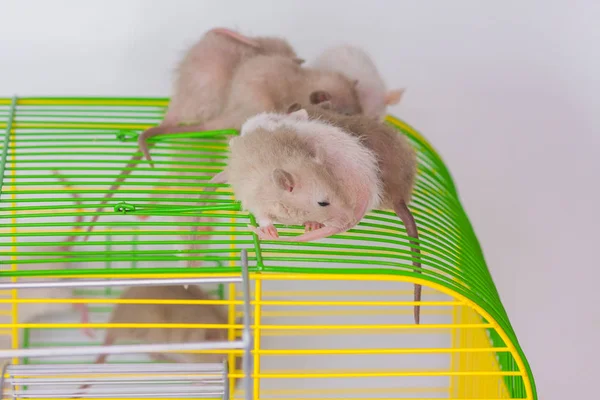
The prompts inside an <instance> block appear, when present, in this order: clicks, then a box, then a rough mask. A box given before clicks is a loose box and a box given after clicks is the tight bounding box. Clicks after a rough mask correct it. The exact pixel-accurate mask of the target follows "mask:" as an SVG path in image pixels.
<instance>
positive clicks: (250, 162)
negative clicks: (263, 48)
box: [211, 101, 422, 324]
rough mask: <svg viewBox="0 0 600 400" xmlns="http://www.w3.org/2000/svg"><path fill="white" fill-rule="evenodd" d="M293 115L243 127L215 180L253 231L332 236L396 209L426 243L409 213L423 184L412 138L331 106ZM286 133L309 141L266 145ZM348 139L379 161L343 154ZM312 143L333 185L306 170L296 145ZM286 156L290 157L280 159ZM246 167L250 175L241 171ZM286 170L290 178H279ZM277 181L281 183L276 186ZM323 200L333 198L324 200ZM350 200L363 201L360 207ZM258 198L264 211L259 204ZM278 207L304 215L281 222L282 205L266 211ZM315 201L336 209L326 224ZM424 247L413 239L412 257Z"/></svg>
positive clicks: (294, 109)
mask: <svg viewBox="0 0 600 400" xmlns="http://www.w3.org/2000/svg"><path fill="white" fill-rule="evenodd" d="M287 112H288V115H287V116H286V115H283V114H277V113H270V114H269V113H263V114H261V115H257V116H255V117H253V118H250V119H249V120H248V121H247V122H246V123H245V124H244V126H243V127H242V133H241V135H240V137H238V138H233V139H232V140H231V141H230V157H229V161H228V165H227V167H226V168H225V169H224V170H223V171H222V172H220V173H219V174H217V175H215V176H214V177H213V178H212V179H211V182H214V183H229V184H230V185H231V188H232V190H233V192H234V194H235V197H236V199H238V200H240V202H241V204H242V206H243V207H244V208H247V209H248V210H249V211H250V212H252V213H253V214H254V215H255V216H256V218H257V222H258V224H259V226H258V227H251V228H250V229H251V230H253V231H254V232H255V233H256V234H257V235H258V237H259V238H260V239H262V240H286V241H294V242H305V241H313V240H318V239H322V238H326V237H329V236H331V235H335V234H338V233H341V232H344V231H346V230H348V229H350V228H351V227H353V226H355V225H356V224H358V223H359V222H360V220H361V219H362V218H363V217H364V215H365V214H366V213H367V212H368V211H370V210H371V209H373V208H377V207H382V208H391V209H393V210H394V211H395V213H396V214H397V215H398V217H399V218H400V219H401V220H402V222H403V223H404V225H405V227H406V231H407V235H408V236H409V237H411V238H413V239H416V240H418V229H417V225H416V222H415V219H414V217H413V215H412V212H411V211H410V209H409V208H408V204H409V202H410V200H411V197H412V190H413V186H414V182H415V179H416V173H417V158H416V151H415V150H414V148H413V147H412V146H411V145H410V143H409V142H408V140H407V139H406V138H405V137H404V136H402V135H399V134H398V133H397V132H396V131H395V130H394V129H393V128H392V127H390V126H388V125H386V124H384V123H382V122H380V121H378V120H376V119H373V118H370V117H367V116H364V115H342V114H340V113H339V112H336V111H334V110H333V108H332V106H331V104H330V103H329V102H328V101H325V102H323V103H321V104H319V105H305V106H302V105H300V104H299V103H294V104H292V105H290V106H289V108H288V110H287ZM334 133H336V134H335V135H334ZM280 135H287V136H289V135H295V136H296V137H299V136H303V137H304V140H299V141H298V142H297V143H291V144H290V145H287V144H286V145H285V146H282V144H281V143H280V142H274V144H273V145H272V146H271V148H266V146H268V142H269V139H271V140H273V138H275V137H278V136H280ZM343 135H346V136H347V137H349V138H354V139H355V140H357V141H358V142H359V145H360V147H362V148H363V150H368V151H369V154H371V157H364V158H358V157H357V154H360V153H358V152H356V151H350V150H349V149H348V150H346V149H345V150H344V151H340V149H341V148H343V147H342V145H341V143H342V142H341V141H342V138H341V137H342V136H343ZM244 137H246V139H245V140H244ZM249 141H250V142H252V143H251V144H250V145H248V143H247V142H249ZM253 142H257V143H260V145H261V146H262V147H263V148H266V150H265V149H258V148H256V147H255V146H254V143H253ZM307 142H308V143H309V144H308V146H309V148H310V146H311V144H312V146H316V147H313V148H314V150H313V153H316V154H320V156H319V157H317V158H319V160H317V162H319V163H320V165H321V169H320V170H319V173H320V174H322V175H323V174H327V175H328V176H329V180H321V181H316V180H315V172H314V169H315V168H314V167H313V166H310V168H309V169H306V170H305V169H304V168H301V166H304V165H309V163H308V161H311V160H308V161H307V159H306V157H305V158H301V157H299V156H298V154H297V153H296V152H295V151H294V150H293V148H294V147H296V146H298V145H299V143H303V146H306V145H307ZM282 149H285V150H282ZM336 150H337V151H339V153H338V154H336V153H335V151H336ZM259 151H261V152H263V151H265V153H264V154H262V156H260V158H256V156H255V155H254V154H256V153H258V152H259ZM250 153H253V154H252V155H251V154H250ZM280 153H281V154H283V155H282V156H279V154H280ZM276 156H277V158H275V157H276ZM373 159H374V160H376V161H374V162H373V161H372V160H373ZM368 160H370V161H371V162H368ZM313 162H314V161H313ZM263 165H264V166H263ZM240 166H241V167H243V168H244V170H238V168H239V167H240ZM290 166H294V168H291V167H290ZM265 167H266V168H265ZM280 169H281V170H283V171H284V173H281V172H277V175H275V171H277V170H280ZM251 174H252V175H251ZM254 174H260V176H261V179H260V180H259V179H257V178H255V177H254V176H253V175H254ZM373 175H375V178H373ZM282 176H283V178H282ZM269 179H270V180H271V182H274V183H275V185H274V189H273V184H272V183H271V182H269ZM332 180H333V182H332ZM244 181H246V183H244ZM248 184H250V185H252V186H248ZM273 190H274V192H273ZM332 194H334V195H332ZM323 198H326V201H324V202H323V200H322V199H323ZM330 198H331V199H334V200H330ZM307 199H309V200H307ZM343 199H346V201H344V200H343ZM348 199H355V202H354V204H352V203H349V202H348ZM255 201H258V203H259V205H258V206H257V205H254V202H255ZM337 202H339V206H338V204H337ZM271 203H275V204H276V205H277V207H276V209H277V210H284V211H285V213H287V214H289V215H294V216H295V217H296V218H295V219H294V220H293V221H292V220H288V221H282V220H280V219H278V218H273V217H278V215H277V214H276V213H275V212H273V211H272V209H273V208H275V207H273V206H271V208H270V209H268V210H266V212H265V210H263V209H261V207H262V208H264V207H266V206H267V205H269V204H271ZM315 203H316V204H317V205H319V206H322V207H324V208H327V209H329V214H328V215H325V216H323V215H319V217H320V218H321V219H319V220H316V221H315V220H312V219H310V220H309V219H308V218H309V216H310V217H312V215H314V213H313V211H312V210H313V209H314V208H315V207H316V206H315ZM332 206H333V207H332ZM340 209H341V210H340ZM348 212H350V214H348ZM256 213H258V215H257V214H256ZM274 219H275V220H277V221H278V222H280V223H283V224H300V225H302V224H304V225H305V233H304V234H302V235H300V236H294V237H290V236H286V237H280V236H279V235H278V233H277V230H276V228H275V227H274V226H273V223H272V221H273V220H274ZM417 246H418V244H417V243H416V242H415V241H412V240H411V252H412V253H413V254H417V255H420V250H419V248H418V247H417ZM413 266H414V267H415V271H417V272H419V271H420V269H421V263H420V262H419V261H413ZM421 290H422V289H421V285H415V294H414V297H415V301H420V299H421ZM414 317H415V322H416V323H417V324H418V323H420V306H415V310H414Z"/></svg>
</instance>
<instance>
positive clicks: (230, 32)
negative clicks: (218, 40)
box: [209, 28, 260, 48]
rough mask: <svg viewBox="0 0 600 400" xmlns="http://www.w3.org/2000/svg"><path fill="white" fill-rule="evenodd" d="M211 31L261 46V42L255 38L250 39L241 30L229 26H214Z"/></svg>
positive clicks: (255, 46) (241, 41) (249, 44)
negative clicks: (237, 30)
mask: <svg viewBox="0 0 600 400" xmlns="http://www.w3.org/2000/svg"><path fill="white" fill-rule="evenodd" d="M209 32H213V33H218V34H220V35H226V36H229V37H230V38H232V39H233V40H237V41H238V42H240V43H243V44H246V45H248V46H250V47H254V48H260V44H259V43H258V42H257V41H256V40H253V39H250V38H249V37H248V36H245V35H242V34H241V33H239V32H236V31H234V30H231V29H228V28H213V29H211V30H210V31H209Z"/></svg>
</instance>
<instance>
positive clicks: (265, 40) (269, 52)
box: [255, 36, 304, 65]
mask: <svg viewBox="0 0 600 400" xmlns="http://www.w3.org/2000/svg"><path fill="white" fill-rule="evenodd" d="M255 40H256V42H258V44H259V46H260V53H261V54H263V55H266V56H273V55H277V56H283V57H288V58H291V59H292V60H294V61H295V62H296V63H297V64H298V65H300V64H303V63H304V60H303V59H302V58H299V57H298V55H297V54H296V52H295V51H294V49H293V48H292V46H290V44H289V43H288V42H287V41H286V40H284V39H280V38H276V37H265V36H262V37H257V38H255Z"/></svg>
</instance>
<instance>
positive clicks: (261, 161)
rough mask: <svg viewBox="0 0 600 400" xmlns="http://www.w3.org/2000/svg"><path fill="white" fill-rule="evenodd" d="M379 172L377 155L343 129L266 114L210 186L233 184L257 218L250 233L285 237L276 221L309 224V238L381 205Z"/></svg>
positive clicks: (245, 128) (248, 125)
mask: <svg viewBox="0 0 600 400" xmlns="http://www.w3.org/2000/svg"><path fill="white" fill-rule="evenodd" d="M296 117H297V118H296ZM377 169H378V167H377V160H376V157H375V154H374V153H373V152H372V151H370V150H369V149H368V148H366V147H365V146H363V145H362V144H361V141H360V138H358V137H355V136H352V135H348V134H347V133H346V132H344V131H343V130H342V129H340V128H338V127H335V126H333V125H330V124H325V123H321V122H320V121H316V120H310V119H308V116H306V117H305V116H304V115H302V114H301V113H292V114H290V115H286V114H282V113H261V114H258V115H256V116H254V117H252V118H250V119H248V120H247V121H246V122H245V123H244V124H243V125H242V128H241V132H240V136H239V137H234V138H232V139H231V140H230V142H229V157H228V162H227V166H226V167H225V169H224V170H223V171H222V172H220V173H219V174H217V175H216V176H214V177H213V178H212V179H211V182H212V183H225V182H227V183H229V185H230V186H231V188H232V190H233V192H234V195H235V198H236V199H237V200H239V201H240V202H241V205H242V207H243V208H244V209H246V210H248V211H250V212H251V213H252V214H254V216H255V217H256V219H257V222H258V227H257V228H252V227H251V229H253V230H255V232H256V233H257V234H258V235H259V237H260V238H262V239H269V238H274V237H279V235H278V233H277V230H276V229H275V226H274V223H281V224H286V225H304V226H305V229H306V230H307V231H311V233H310V234H308V235H314V234H324V233H325V232H328V233H327V234H325V235H324V237H326V236H329V235H332V234H334V233H337V232H343V231H345V230H347V229H349V228H351V227H352V226H354V225H355V224H356V223H357V222H358V221H356V217H355V214H360V215H361V217H362V215H364V213H366V210H368V209H371V208H374V207H376V206H377V204H378V203H379V201H380V195H381V188H382V185H381V181H380V179H379V176H378V170H377ZM294 239H300V240H301V241H305V240H306V241H307V240H311V238H310V236H305V237H295V238H294Z"/></svg>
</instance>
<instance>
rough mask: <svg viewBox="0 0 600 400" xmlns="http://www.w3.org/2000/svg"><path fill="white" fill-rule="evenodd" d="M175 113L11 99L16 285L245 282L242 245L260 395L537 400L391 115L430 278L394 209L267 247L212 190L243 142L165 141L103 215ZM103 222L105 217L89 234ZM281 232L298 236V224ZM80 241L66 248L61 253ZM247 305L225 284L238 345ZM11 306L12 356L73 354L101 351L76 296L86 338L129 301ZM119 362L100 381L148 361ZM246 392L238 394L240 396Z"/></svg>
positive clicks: (93, 296)
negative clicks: (417, 296) (24, 351)
mask: <svg viewBox="0 0 600 400" xmlns="http://www.w3.org/2000/svg"><path fill="white" fill-rule="evenodd" d="M166 104H167V100H166V99H139V98H19V99H12V100H11V99H0V133H1V134H2V135H3V136H2V138H1V140H0V142H1V143H3V147H2V155H3V157H2V166H1V168H2V170H1V171H2V175H1V181H0V183H1V184H2V187H1V193H0V205H1V213H0V218H1V219H0V223H1V226H0V229H1V231H0V232H1V235H2V238H3V239H2V242H1V244H0V250H1V251H2V252H1V253H0V255H1V258H0V265H1V266H2V272H0V274H1V277H2V279H3V280H4V281H5V282H28V281H40V280H48V279H49V280H57V279H75V280H77V279H89V278H94V279H106V280H107V281H108V280H111V279H118V278H132V279H138V278H148V277H158V276H160V277H161V278H164V277H190V276H194V277H198V276H199V277H208V276H214V275H219V276H239V274H240V268H239V263H237V260H239V258H240V252H241V250H242V249H247V250H248V252H249V258H248V259H249V265H250V271H251V274H250V279H251V281H252V293H251V298H252V310H251V317H252V318H253V322H254V323H253V327H252V334H253V340H254V342H253V356H254V357H253V365H252V371H251V373H252V379H253V385H252V396H253V398H254V399H287V400H291V399H325V398H327V399H334V398H338V399H342V398H343V399H384V398H385V399H437V398H450V399H472V400H474V399H477V400H483V399H487V400H490V399H501V398H512V399H531V400H533V399H537V394H536V391H535V384H534V380H533V376H532V374H531V370H530V368H529V365H528V363H527V360H526V358H525V355H524V353H523V351H522V349H521V347H520V346H519V343H518V340H517V337H516V335H515V333H514V331H513V329H512V327H511V325H510V322H509V319H508V316H507V315H506V311H505V310H504V308H503V306H502V303H501V301H500V298H499V296H498V293H497V291H496V288H495V286H494V283H493V281H492V279H491V276H490V274H489V271H488V269H487V266H486V264H485V260H484V257H483V254H482V251H481V248H480V246H479V243H478V241H477V238H476V236H475V234H474V232H473V229H472V227H471V225H470V222H469V220H468V217H467V215H466V214H465V212H464V210H463V208H462V205H461V204H460V200H459V198H458V194H457V192H456V189H455V186H454V183H453V181H452V178H451V176H450V174H449V172H448V170H447V168H446V167H445V165H444V163H443V161H442V160H441V158H440V157H439V155H438V154H437V153H436V152H435V150H434V149H433V148H432V147H431V145H430V144H429V143H428V142H427V141H426V140H425V139H424V138H423V137H422V136H421V135H420V134H418V133H417V132H416V131H415V130H414V129H412V128H411V127H410V126H408V125H407V124H405V123H404V122H402V121H400V120H398V119H396V118H394V117H391V116H389V117H388V118H387V123H389V124H391V125H392V126H394V127H395V128H396V129H397V130H398V131H399V134H404V135H406V136H407V137H408V139H409V140H410V142H411V143H412V144H413V145H414V146H415V148H416V149H417V151H418V162H419V166H418V180H417V184H416V187H415V191H414V197H413V201H412V204H411V206H410V208H411V210H412V211H413V213H414V215H415V219H416V221H417V225H418V227H419V236H420V238H419V242H418V244H419V248H420V250H421V253H422V254H421V262H422V266H423V273H422V274H419V273H417V272H415V270H414V268H413V267H412V264H411V261H412V260H413V259H414V257H415V254H412V253H411V251H410V248H409V247H408V245H409V239H408V236H407V235H406V231H405V229H404V226H403V225H402V223H401V222H400V221H399V219H398V218H397V217H396V216H395V215H394V214H393V213H392V212H391V211H388V210H376V211H373V212H371V213H369V214H368V215H367V216H366V217H365V218H364V219H363V221H362V222H361V223H360V224H359V225H358V226H357V227H355V228H354V229H351V230H350V231H348V232H346V233H344V234H341V235H336V236H335V237H333V238H329V239H326V240H320V241H317V242H309V243H293V242H290V243H282V242H268V241H265V242H263V241H261V242H259V241H258V240H257V238H256V237H255V236H254V235H253V234H252V233H251V232H250V231H248V229H247V227H246V226H247V225H248V224H254V223H255V221H254V218H253V216H252V215H250V214H248V213H247V212H245V211H243V210H241V209H240V207H239V204H238V203H237V202H236V201H235V199H234V198H233V195H232V193H231V190H230V189H229V187H228V186H227V185H220V184H211V183H208V180H209V179H210V178H211V177H212V176H213V175H214V174H215V173H216V172H218V171H220V170H221V169H222V168H223V167H224V166H225V163H226V158H227V143H228V138H229V137H230V135H234V134H237V132H235V131H218V132H197V133H186V134H171V135H166V136H162V137H156V138H155V139H154V140H153V141H152V150H151V152H152V157H153V162H154V168H153V167H151V166H150V165H149V163H148V162H146V161H145V160H139V161H137V162H136V166H135V167H134V168H132V169H131V171H132V172H131V175H129V176H128V177H127V179H126V180H125V181H124V182H123V183H122V184H121V186H120V187H119V189H118V190H115V191H114V192H113V194H114V195H113V197H112V198H111V199H110V200H109V201H108V202H107V203H106V204H102V202H103V196H104V195H105V194H106V193H107V192H108V188H109V187H110V186H111V184H112V183H113V182H114V180H115V179H116V178H117V176H118V175H119V174H120V173H121V172H122V171H123V169H124V165H126V164H127V162H128V161H129V160H130V158H131V157H132V156H133V155H134V154H138V155H139V154H140V153H139V152H138V151H137V143H136V138H137V135H138V134H139V132H141V131H142V130H143V129H146V128H148V127H150V126H152V125H155V124H157V123H159V122H160V120H161V119H162V116H163V113H164V108H165V106H166ZM99 207H100V208H101V211H100V212H96V209H97V208H99ZM94 215H100V218H99V219H98V221H97V222H96V223H94V224H93V225H92V224H90V222H89V221H90V219H91V218H92V217H93V216H94ZM90 226H93V229H92V230H91V231H89V232H88V228H89V227H90ZM278 229H279V231H280V234H281V235H297V234H299V233H300V232H301V229H302V227H282V226H278ZM68 238H72V239H73V240H72V241H70V242H68V243H67V244H68V245H69V246H70V248H61V246H64V245H65V240H67V239H68ZM84 238H87V240H84ZM415 282H418V283H422V284H423V285H424V290H423V301H422V302H421V303H420V304H421V314H422V318H421V325H418V326H417V325H414V323H413V321H412V312H413V311H412V308H413V306H414V305H415V303H414V301H413V300H412V285H413V283H415ZM241 293H242V292H241V291H240V290H239V287H236V285H235V284H226V285H223V286H221V287H218V286H217V287H215V288H214V294H215V296H216V297H217V298H220V299H221V300H219V302H220V304H222V305H223V306H225V307H227V310H228V316H229V325H228V332H229V339H230V340H235V339H236V338H237V337H238V336H239V333H240V332H239V328H240V326H239V325H236V323H235V320H236V318H237V317H239V316H241V315H242V314H243V312H242V310H241V308H240V305H241V303H242V301H241V300H242V299H241V297H240V296H241ZM1 295H2V298H1V299H0V301H1V304H2V306H3V309H2V311H1V318H3V321H2V322H3V323H2V326H1V327H0V328H1V329H2V331H1V333H2V334H3V335H4V337H5V338H7V340H6V342H5V348H18V347H21V348H35V349H44V348H52V347H53V346H73V348H74V349H75V348H78V346H85V345H93V344H99V343H100V340H99V339H90V338H87V337H86V336H84V335H82V333H81V328H82V327H83V326H84V325H83V324H82V323H81V321H79V320H78V319H77V313H76V312H75V311H73V310H72V306H71V304H70V303H69V301H78V302H80V303H84V304H87V305H88V306H89V307H90V309H91V310H92V311H93V312H92V318H91V322H90V323H89V324H87V326H88V327H90V328H92V329H94V330H95V331H97V332H101V331H102V329H111V327H110V325H108V324H106V320H107V318H108V315H109V313H110V310H111V309H112V307H113V306H114V304H115V301H117V300H115V298H116V297H118V296H119V292H118V291H116V290H115V289H113V288H110V287H106V288H93V289H89V288H86V289H78V290H75V291H73V292H72V293H71V292H68V293H61V294H44V295H43V296H39V297H37V298H33V299H29V298H24V297H23V295H24V294H23V293H22V291H21V290H19V291H16V290H14V291H13V290H9V291H7V290H4V291H3V292H2V293H1ZM40 299H41V300H40ZM66 299H68V300H66ZM61 300H62V302H61ZM40 302H41V303H45V304H48V305H52V306H56V309H51V310H50V311H51V314H49V313H46V312H45V311H44V313H45V314H44V316H43V318H42V319H41V320H36V321H35V322H31V320H28V319H23V318H25V317H24V316H26V317H29V316H33V315H37V314H35V313H34V312H33V311H27V310H28V309H31V310H34V311H35V309H36V307H38V306H39V304H40ZM26 322H28V323H26ZM227 354H229V355H228V364H229V365H228V368H229V371H228V372H229V373H228V379H230V380H233V379H236V378H241V377H242V376H243V373H242V372H241V371H239V370H236V369H235V367H234V365H235V357H236V356H239V354H240V351H228V352H227ZM122 357H123V358H121V357H119V356H115V357H111V358H110V359H109V361H108V364H107V366H106V368H109V367H110V366H115V368H117V367H118V365H119V363H123V362H126V363H129V362H132V361H136V362H141V361H143V360H140V359H131V357H128V356H122ZM146 361H147V360H146ZM91 362H93V358H92V357H85V356H72V357H67V356H64V357H61V358H60V359H59V360H49V359H35V358H31V359H28V358H23V359H18V360H13V364H11V367H12V368H17V365H18V367H19V368H23V367H26V366H31V367H32V368H33V367H35V368H42V367H46V366H47V367H48V368H50V367H51V366H53V365H57V364H59V365H62V366H63V367H64V366H68V365H70V364H73V365H80V364H83V363H91ZM144 365H152V364H144ZM65 368H66V367H65ZM174 368H175V367H174ZM107 371H108V370H107ZM9 372H10V371H9ZM7 374H8V373H7ZM7 374H5V378H6V377H7V376H8V375H7ZM148 376H150V375H148ZM244 395H245V390H244V389H240V390H236V391H235V392H234V393H232V398H238V397H239V398H241V396H244ZM141 397H145V396H141Z"/></svg>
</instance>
